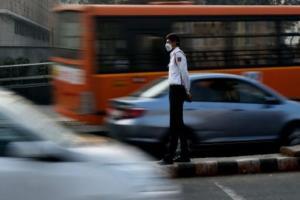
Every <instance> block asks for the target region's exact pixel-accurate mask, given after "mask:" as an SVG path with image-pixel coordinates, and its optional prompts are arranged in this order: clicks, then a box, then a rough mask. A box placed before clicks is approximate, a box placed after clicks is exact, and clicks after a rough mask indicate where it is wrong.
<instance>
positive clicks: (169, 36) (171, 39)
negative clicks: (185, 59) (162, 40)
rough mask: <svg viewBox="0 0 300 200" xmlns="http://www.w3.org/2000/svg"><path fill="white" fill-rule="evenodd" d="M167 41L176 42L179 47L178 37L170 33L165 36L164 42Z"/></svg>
mask: <svg viewBox="0 0 300 200" xmlns="http://www.w3.org/2000/svg"><path fill="white" fill-rule="evenodd" d="M167 39H169V40H170V41H171V42H176V45H178V46H179V45H180V39H179V37H178V35H176V34H175V33H170V34H168V35H167V36H166V40H167Z"/></svg>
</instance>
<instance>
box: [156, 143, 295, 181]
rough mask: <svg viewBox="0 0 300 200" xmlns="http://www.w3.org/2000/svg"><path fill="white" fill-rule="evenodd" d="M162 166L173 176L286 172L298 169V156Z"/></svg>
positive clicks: (203, 159) (272, 155) (254, 157)
mask: <svg viewBox="0 0 300 200" xmlns="http://www.w3.org/2000/svg"><path fill="white" fill-rule="evenodd" d="M299 149H300V148H299ZM162 168H163V169H165V170H167V171H168V172H169V173H170V175H171V177H173V178H179V177H197V176H216V175H231V174H256V173H270V172H286V171H297V170H300V158H298V157H290V156H285V155H283V154H267V155H251V156H238V157H221V158H196V159H192V162H190V163H175V164H173V165H166V166H162Z"/></svg>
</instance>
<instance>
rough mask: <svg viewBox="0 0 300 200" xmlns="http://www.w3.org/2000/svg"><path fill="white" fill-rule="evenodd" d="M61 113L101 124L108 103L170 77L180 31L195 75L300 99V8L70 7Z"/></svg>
mask: <svg viewBox="0 0 300 200" xmlns="http://www.w3.org/2000/svg"><path fill="white" fill-rule="evenodd" d="M55 13H56V15H57V18H56V19H57V20H56V22H57V23H56V27H55V31H54V43H55V48H54V56H53V58H52V61H53V62H54V68H53V69H54V80H53V83H54V84H53V85H54V97H55V107H56V110H57V111H58V112H59V113H61V114H63V115H65V116H67V117H70V118H73V119H75V120H78V121H81V122H86V123H89V124H101V123H102V121H103V118H104V116H105V110H106V107H107V100H108V99H110V98H113V97H118V96H123V95H126V94H128V93H130V92H132V91H133V90H136V89H137V88H140V87H141V86H143V85H144V84H146V83H148V82H149V81H151V80H153V79H156V78H157V77H160V76H165V75H167V73H166V72H167V67H166V66H167V64H168V60H169V58H168V53H167V52H166V51H165V50H164V42H165V41H164V36H165V35H166V34H167V33H170V32H175V33H177V34H179V35H180V37H181V48H182V49H183V50H184V52H185V53H186V55H187V58H188V63H189V70H190V71H191V72H203V71H206V72H207V71H208V72H224V73H234V74H242V75H246V76H249V77H251V78H255V79H258V80H260V81H262V82H264V83H265V84H267V85H269V86H270V87H272V88H274V89H276V90H277V91H279V92H281V93H282V94H284V95H285V96H287V97H289V98H291V99H299V100H300V49H299V47H300V7H299V6H203V5H73V6H70V5H63V6H61V7H58V8H56V9H55Z"/></svg>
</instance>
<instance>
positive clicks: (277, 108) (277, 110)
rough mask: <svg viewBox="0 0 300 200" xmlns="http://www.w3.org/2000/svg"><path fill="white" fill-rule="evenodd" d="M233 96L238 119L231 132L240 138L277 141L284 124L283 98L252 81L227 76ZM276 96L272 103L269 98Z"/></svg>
mask: <svg viewBox="0 0 300 200" xmlns="http://www.w3.org/2000/svg"><path fill="white" fill-rule="evenodd" d="M226 81H227V85H230V91H227V92H228V94H229V96H230V95H231V97H230V99H229V102H228V104H230V109H231V110H232V112H231V115H233V116H234V118H236V119H237V120H236V122H235V123H234V124H231V126H230V127H228V131H229V132H228V134H230V136H231V138H233V139H234V140H236V141H260V140H275V139H277V138H278V136H279V135H278V134H279V131H280V128H281V127H282V126H283V117H284V111H283V109H282V108H283V105H282V103H281V101H280V100H279V98H278V97H277V96H275V95H274V94H272V93H270V92H269V91H267V90H265V89H263V88H261V87H259V86H258V85H256V84H254V83H252V81H246V80H239V79H227V80H226ZM268 99H272V103H268V102H267V100H268Z"/></svg>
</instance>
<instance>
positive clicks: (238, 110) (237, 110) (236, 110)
mask: <svg viewBox="0 0 300 200" xmlns="http://www.w3.org/2000/svg"><path fill="white" fill-rule="evenodd" d="M231 111H235V112H240V111H244V110H243V109H239V108H237V109H232V110H231Z"/></svg>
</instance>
